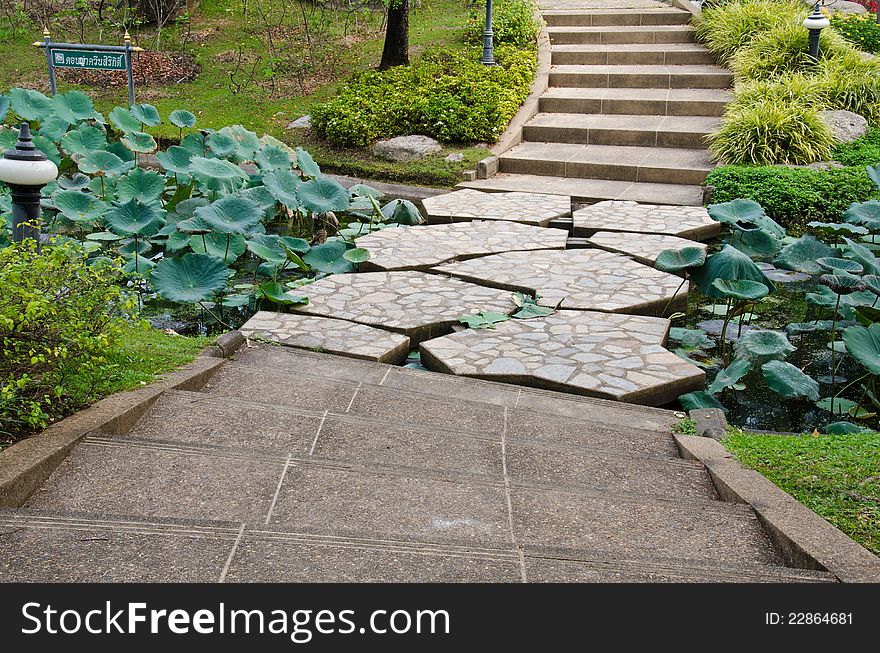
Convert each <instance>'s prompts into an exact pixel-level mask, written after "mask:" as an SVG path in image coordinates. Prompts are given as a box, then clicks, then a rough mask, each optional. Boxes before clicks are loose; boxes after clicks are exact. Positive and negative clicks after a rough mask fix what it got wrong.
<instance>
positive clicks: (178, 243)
mask: <svg viewBox="0 0 880 653" xmlns="http://www.w3.org/2000/svg"><path fill="white" fill-rule="evenodd" d="M175 226H177V225H175ZM191 238H192V236H190V235H189V234H185V233H183V232H180V231H175V232H174V233H171V234H169V235H168V238H166V239H165V251H166V252H179V251H180V250H182V249H183V248H184V247H186V246H187V245H189V244H190V243H189V241H190V239H191Z"/></svg>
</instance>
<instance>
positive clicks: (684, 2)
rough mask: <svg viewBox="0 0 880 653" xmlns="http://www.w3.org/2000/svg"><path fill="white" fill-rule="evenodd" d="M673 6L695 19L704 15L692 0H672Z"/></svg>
mask: <svg viewBox="0 0 880 653" xmlns="http://www.w3.org/2000/svg"><path fill="white" fill-rule="evenodd" d="M671 4H672V6H673V7H675V8H676V9H683V10H684V11H689V12H691V13H692V14H693V15H694V18H699V17H700V16H702V15H703V10H702V9H700V8H699V7H698V6H697V5H695V4H694V3H693V2H691V1H690V0H671ZM810 4H813V3H810Z"/></svg>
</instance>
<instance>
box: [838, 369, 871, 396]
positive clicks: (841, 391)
mask: <svg viewBox="0 0 880 653" xmlns="http://www.w3.org/2000/svg"><path fill="white" fill-rule="evenodd" d="M869 376H871V373H870V372H868V373H867V374H865V375H864V376H860V377H859V378H857V379H856V380H855V381H852V382H851V383H848V384H846V385H845V386H844V387H843V388H841V390H840V392H838V393H837V394H836V395H834V396H835V397H839V396H840V395H842V394H843V393H844V392H846V391H847V390H849V389H850V388H851V387H852V386H854V385H855V384H856V383H858V382H859V381H861V380H862V379H865V378H867V377H869ZM865 388H866V389H867V386H865ZM864 396H865V395H864V394H862V397H864Z"/></svg>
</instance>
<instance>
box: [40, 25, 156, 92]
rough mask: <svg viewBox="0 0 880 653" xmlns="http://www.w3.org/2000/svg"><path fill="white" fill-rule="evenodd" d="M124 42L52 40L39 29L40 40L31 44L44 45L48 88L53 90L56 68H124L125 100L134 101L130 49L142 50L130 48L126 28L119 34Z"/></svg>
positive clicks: (140, 49) (47, 31)
mask: <svg viewBox="0 0 880 653" xmlns="http://www.w3.org/2000/svg"><path fill="white" fill-rule="evenodd" d="M123 39H124V43H125V45H89V44H83V43H54V42H53V41H52V38H51V36H50V35H49V30H48V29H44V30H43V40H42V41H37V42H36V43H34V46H35V47H38V48H44V49H45V51H46V62H47V64H48V66H49V89H50V90H51V91H52V95H55V94H56V93H57V85H56V82H55V69H56V68H85V69H87V70H124V71H126V74H127V76H128V103H129V105H132V104H134V71H133V65H132V60H131V54H132V52H143V49H142V48H138V47H133V46H132V44H131V36H129V34H128V30H126V31H125V36H124V37H123Z"/></svg>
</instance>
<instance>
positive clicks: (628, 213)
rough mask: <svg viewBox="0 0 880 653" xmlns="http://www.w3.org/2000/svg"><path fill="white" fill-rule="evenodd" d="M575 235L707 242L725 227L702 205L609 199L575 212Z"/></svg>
mask: <svg viewBox="0 0 880 653" xmlns="http://www.w3.org/2000/svg"><path fill="white" fill-rule="evenodd" d="M573 218H574V235H575V236H591V235H593V234H594V233H596V232H597V231H624V232H630V233H641V234H661V235H667V236H678V237H679V238H689V239H691V240H707V239H709V238H714V237H715V236H717V235H718V234H720V233H721V224H720V223H719V222H715V221H714V220H713V219H712V218H710V217H709V212H708V211H706V209H704V208H703V207H701V206H663V205H660V204H639V203H637V202H630V201H628V200H627V201H621V200H608V201H606V202H598V203H597V204H593V205H591V206H587V207H585V208H583V209H580V210H578V211H575V212H574V215H573Z"/></svg>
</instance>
